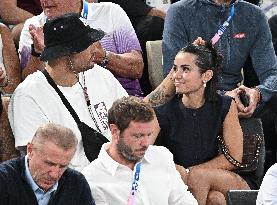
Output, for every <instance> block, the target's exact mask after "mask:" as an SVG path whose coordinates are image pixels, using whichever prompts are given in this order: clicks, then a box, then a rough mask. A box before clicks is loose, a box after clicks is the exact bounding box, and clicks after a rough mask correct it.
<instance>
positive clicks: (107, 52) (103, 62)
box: [100, 49, 110, 68]
mask: <svg viewBox="0 0 277 205" xmlns="http://www.w3.org/2000/svg"><path fill="white" fill-rule="evenodd" d="M104 52H105V56H104V59H103V60H102V62H101V63H100V65H101V66H102V67H104V68H106V67H107V65H108V63H109V54H110V51H107V50H106V49H104Z"/></svg>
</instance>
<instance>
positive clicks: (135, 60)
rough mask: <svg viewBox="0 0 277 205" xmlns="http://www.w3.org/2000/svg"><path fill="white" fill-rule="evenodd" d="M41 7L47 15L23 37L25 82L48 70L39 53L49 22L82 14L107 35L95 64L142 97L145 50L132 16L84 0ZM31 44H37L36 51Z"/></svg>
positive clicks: (55, 0) (45, 0) (48, 0)
mask: <svg viewBox="0 0 277 205" xmlns="http://www.w3.org/2000/svg"><path fill="white" fill-rule="evenodd" d="M90 2H91V1H90ZM41 6H42V9H43V12H42V13H41V14H40V15H38V16H34V17H32V18H30V19H28V20H27V21H26V23H25V24H24V27H23V29H22V33H21V37H20V42H19V56H20V63H21V68H22V77H23V79H24V78H25V77H26V76H27V75H28V74H30V73H33V72H35V71H36V70H41V69H43V67H44V65H43V63H42V62H41V61H40V60H39V57H38V55H36V54H35V53H41V52H42V50H43V47H44V42H43V36H42V27H43V25H44V23H45V22H46V19H51V18H53V17H55V16H58V15H61V14H65V13H70V12H74V13H79V14H81V15H82V16H83V18H84V21H85V22H86V23H87V24H88V25H89V26H90V27H93V28H100V29H101V30H103V31H104V32H105V33H106V35H105V37H104V38H103V39H102V40H101V41H100V43H97V44H95V45H97V49H95V50H94V54H95V62H96V63H97V64H99V65H101V66H102V67H105V68H106V69H108V70H110V71H111V72H112V73H113V74H114V75H115V76H116V78H117V79H118V80H119V82H120V83H121V84H122V86H123V87H124V88H125V89H126V91H127V92H128V94H129V95H135V96H142V91H141V88H140V85H139V81H138V79H139V78H140V77H141V76H142V72H143V59H142V55H141V47H140V44H139V41H138V39H137V36H136V33H135V30H134V28H133V27H132V24H131V22H130V19H129V17H128V16H127V15H126V13H125V12H124V10H123V9H122V8H121V7H120V6H118V5H117V4H113V3H109V2H105V3H88V2H87V1H82V0H66V1H62V0H41ZM31 44H33V45H34V46H33V50H32V51H33V52H31ZM34 51H35V52H34ZM31 53H32V54H33V55H31Z"/></svg>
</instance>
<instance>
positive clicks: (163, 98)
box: [148, 88, 172, 106]
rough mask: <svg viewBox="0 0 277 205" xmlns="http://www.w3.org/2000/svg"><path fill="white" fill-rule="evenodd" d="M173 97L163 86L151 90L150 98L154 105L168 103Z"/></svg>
mask: <svg viewBox="0 0 277 205" xmlns="http://www.w3.org/2000/svg"><path fill="white" fill-rule="evenodd" d="M171 97H172V96H171V95H168V94H166V92H165V91H164V89H163V88H160V89H156V90H154V91H153V92H151V93H150V94H149V96H148V100H149V103H150V104H151V105H152V106H157V105H161V104H164V103H166V102H167V101H169V99H170V98H171Z"/></svg>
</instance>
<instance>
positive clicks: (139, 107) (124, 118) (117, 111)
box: [108, 96, 154, 132]
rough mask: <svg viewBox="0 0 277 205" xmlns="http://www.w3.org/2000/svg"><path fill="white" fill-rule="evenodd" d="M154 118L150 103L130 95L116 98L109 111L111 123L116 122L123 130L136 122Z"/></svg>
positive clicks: (148, 120)
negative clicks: (132, 122)
mask: <svg viewBox="0 0 277 205" xmlns="http://www.w3.org/2000/svg"><path fill="white" fill-rule="evenodd" d="M153 119H154V110H153V108H152V107H151V106H150V104H149V103H146V102H144V101H142V100H141V99H140V98H137V97H134V96H130V97H123V98H121V99H118V100H116V101H115V102H114V103H113V105H112V107H111V108H110V109H109V112H108V122H109V124H115V125H116V126H117V127H118V129H119V130H120V131H121V132H122V131H124V130H125V129H126V128H127V127H128V126H129V124H130V122H131V121H135V122H150V121H152V120H153Z"/></svg>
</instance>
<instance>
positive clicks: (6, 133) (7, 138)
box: [0, 97, 20, 163]
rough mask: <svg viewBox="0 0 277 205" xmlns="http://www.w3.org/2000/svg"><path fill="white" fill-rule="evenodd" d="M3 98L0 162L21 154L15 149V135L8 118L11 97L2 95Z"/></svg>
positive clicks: (0, 119) (0, 123)
mask: <svg viewBox="0 0 277 205" xmlns="http://www.w3.org/2000/svg"><path fill="white" fill-rule="evenodd" d="M2 100H3V102H2V103H3V112H2V115H1V118H0V130H1V132H0V163H1V162H2V161H6V160H9V159H11V158H15V157H18V156H19V155H20V154H19V152H18V151H17V150H16V149H15V144H14V136H13V133H12V130H11V127H10V123H9V119H8V104H9V100H10V98H9V97H2Z"/></svg>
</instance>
